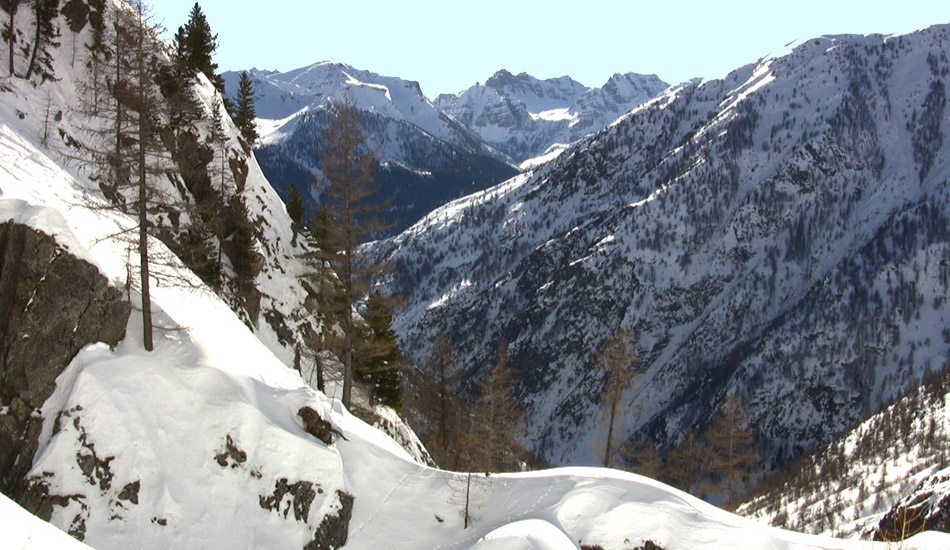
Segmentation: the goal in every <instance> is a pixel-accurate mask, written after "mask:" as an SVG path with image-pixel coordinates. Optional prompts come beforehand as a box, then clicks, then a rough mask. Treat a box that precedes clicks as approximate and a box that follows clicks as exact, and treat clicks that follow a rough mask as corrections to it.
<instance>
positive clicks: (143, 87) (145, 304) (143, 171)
mask: <svg viewBox="0 0 950 550" xmlns="http://www.w3.org/2000/svg"><path fill="white" fill-rule="evenodd" d="M138 32H139V34H138V36H137V37H136V42H137V44H136V47H137V48H138V51H137V52H135V55H136V58H137V59H136V63H137V65H138V67H137V69H138V71H139V73H138V74H139V78H138V82H137V88H138V90H137V91H138V96H139V101H140V105H141V106H142V111H141V112H140V113H139V121H138V122H139V125H138V126H139V127H138V130H139V132H138V133H139V136H138V138H139V144H138V148H139V150H138V172H139V174H138V176H139V204H138V207H139V259H140V261H141V275H142V338H143V340H144V345H145V351H152V349H153V345H152V298H151V293H150V292H149V280H148V278H149V274H148V204H147V202H148V200H147V199H148V196H147V187H148V185H147V181H146V176H147V175H148V169H147V168H148V158H147V156H146V150H145V149H146V144H147V143H148V139H149V132H150V131H151V125H150V124H149V122H150V121H149V113H148V112H147V109H145V104H146V101H145V98H146V96H147V93H148V90H147V86H149V85H150V84H151V83H150V82H149V80H148V79H147V78H145V75H147V74H148V73H147V70H148V69H147V67H146V65H145V51H144V48H145V29H142V28H140V29H138Z"/></svg>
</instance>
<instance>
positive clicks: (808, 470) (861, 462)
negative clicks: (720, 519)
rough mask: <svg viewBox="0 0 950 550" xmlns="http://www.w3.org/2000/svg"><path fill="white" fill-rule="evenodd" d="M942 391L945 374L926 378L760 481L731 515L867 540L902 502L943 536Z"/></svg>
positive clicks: (947, 450)
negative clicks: (918, 506)
mask: <svg viewBox="0 0 950 550" xmlns="http://www.w3.org/2000/svg"><path fill="white" fill-rule="evenodd" d="M948 390H950V371H945V372H943V373H940V374H938V373H931V374H930V375H929V376H928V377H927V383H926V384H925V385H923V386H921V387H920V388H917V389H916V390H915V391H914V392H912V393H911V394H910V395H907V396H905V397H903V398H901V399H899V400H898V401H897V402H895V403H893V404H891V405H889V406H888V407H886V408H885V409H884V410H882V411H881V412H879V413H878V414H876V415H874V416H872V417H871V418H869V419H868V420H866V421H864V422H862V423H861V424H860V425H858V426H857V427H855V428H854V429H853V430H851V431H849V432H848V433H847V434H845V435H843V436H842V437H840V438H838V439H836V440H835V441H833V442H831V443H830V444H828V445H827V446H825V447H822V448H820V449H816V450H815V452H813V453H809V454H808V455H806V456H803V457H801V458H800V459H798V460H796V461H794V462H792V463H791V464H789V465H788V467H786V468H785V469H784V470H783V471H781V472H779V473H778V474H777V475H775V476H774V477H773V478H770V479H768V480H767V481H766V483H764V484H763V485H762V486H760V488H759V490H758V491H757V494H756V496H754V497H753V498H750V499H749V501H748V502H747V503H746V504H743V505H742V506H740V507H739V508H738V513H739V514H741V515H744V516H747V517H752V518H757V519H760V520H763V521H766V522H768V523H771V524H772V525H775V526H777V527H783V528H786V529H793V530H795V531H799V532H804V533H813V534H825V535H829V536H838V537H848V538H858V537H860V538H864V539H871V538H874V537H875V535H876V534H877V533H878V531H879V530H880V529H881V524H882V518H883V517H884V516H885V514H886V513H888V512H890V511H891V510H893V509H894V508H895V505H896V504H897V503H898V502H899V501H901V500H905V501H908V502H915V503H918V504H921V505H924V506H925V507H926V509H925V510H920V512H919V514H920V515H919V517H918V519H919V520H923V519H926V520H927V522H926V525H927V528H931V529H940V530H946V528H947V524H946V518H947V517H948V512H950V510H948V509H947V506H948V504H950V500H948V502H947V503H943V504H942V503H941V501H942V500H945V499H947V498H948V495H950V487H948V486H947V484H946V483H945V482H946V479H947V474H948V472H947V471H946V468H947V463H948V458H950V403H948V399H950V394H948ZM935 481H942V482H943V483H942V484H941V483H935ZM924 494H926V498H923V499H921V498H915V497H919V496H921V495H924ZM934 516H936V517H940V518H941V520H942V523H940V522H936V521H932V519H933V517H934ZM922 523H923V521H920V522H919V523H918V525H916V526H911V530H908V531H906V532H907V534H913V533H915V532H917V530H919V529H921V528H922V525H921V524H922ZM884 530H885V531H886V532H885V534H886V535H889V536H890V537H891V538H894V535H896V534H897V533H893V532H890V528H889V527H885V528H884ZM878 538H880V537H878Z"/></svg>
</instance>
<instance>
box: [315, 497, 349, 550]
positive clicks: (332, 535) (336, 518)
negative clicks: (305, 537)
mask: <svg viewBox="0 0 950 550" xmlns="http://www.w3.org/2000/svg"><path fill="white" fill-rule="evenodd" d="M336 496H337V498H339V500H340V508H339V510H337V513H336V514H335V515H329V514H328V515H327V516H325V517H324V518H323V522H322V523H320V527H318V528H317V532H316V533H314V534H313V540H312V541H310V543H308V544H307V545H306V546H304V547H303V548H304V550H336V549H337V548H340V547H342V546H344V545H345V544H346V541H347V539H348V538H349V535H350V518H351V517H352V516H353V496H352V495H349V494H347V493H344V492H343V491H337V492H336Z"/></svg>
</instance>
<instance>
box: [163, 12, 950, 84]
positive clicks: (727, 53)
mask: <svg viewBox="0 0 950 550" xmlns="http://www.w3.org/2000/svg"><path fill="white" fill-rule="evenodd" d="M151 2H152V9H153V15H154V16H155V21H156V22H158V23H162V24H163V25H164V26H165V27H166V28H167V29H169V31H168V33H166V36H171V33H172V32H174V30H176V29H177V28H178V27H179V26H180V25H182V24H183V23H184V22H185V20H186V19H187V16H188V13H189V11H190V10H191V7H192V6H193V5H194V3H195V0H151ZM199 4H200V5H201V8H202V10H203V11H204V12H205V14H206V16H207V18H208V22H209V24H210V25H211V28H212V30H213V31H214V32H216V33H218V39H219V42H220V48H219V50H218V52H217V54H216V56H215V61H216V62H217V63H218V64H219V65H220V67H221V70H240V69H249V68H251V67H257V68H259V69H276V70H281V71H287V70H290V69H295V68H298V67H302V66H305V65H309V64H311V63H314V62H317V61H327V60H329V61H338V62H342V63H347V64H350V65H352V66H354V67H356V68H359V69H364V70H368V71H373V72H376V73H379V74H382V75H386V76H398V77H400V78H404V79H407V80H416V81H418V82H419V83H420V84H421V86H422V90H423V92H424V93H425V94H426V96H428V97H429V98H435V96H437V95H438V94H439V93H457V92H460V91H462V90H464V89H466V88H468V87H470V86H471V85H473V84H475V83H476V82H484V81H485V80H486V79H487V78H488V77H490V76H491V75H492V74H494V73H495V71H497V70H498V69H507V70H509V71H511V72H513V73H520V72H527V73H529V74H531V75H533V76H536V77H538V78H551V77H556V76H563V75H568V76H571V77H573V78H574V79H575V80H578V81H580V82H581V83H583V84H585V85H587V86H601V85H602V84H604V82H606V81H607V79H608V78H609V77H610V75H612V74H614V73H618V72H631V71H632V72H637V73H646V74H650V73H654V74H656V75H658V76H659V77H660V78H662V79H663V80H665V81H667V82H669V83H678V82H682V81H684V80H688V79H690V78H693V77H703V78H719V77H722V76H725V75H726V74H727V73H728V72H729V71H731V70H733V69H736V68H738V67H740V66H742V65H744V64H746V63H751V62H754V61H756V60H757V59H759V58H760V57H762V56H765V55H768V54H770V53H773V52H776V51H779V50H781V49H782V47H783V45H784V44H786V43H788V42H790V41H792V40H799V39H806V38H810V37H814V36H819V35H823V34H844V33H859V34H870V33H881V34H891V33H904V32H909V31H913V30H916V29H919V28H923V27H927V26H930V25H934V24H939V23H950V2H948V1H947V0H898V1H893V0H892V1H887V2H883V1H877V0H865V1H854V0H845V1H838V0H794V1H789V2H783V3H777V2H769V1H768V0H718V1H717V0H704V1H703V0H681V1H679V2H677V1H675V0H666V1H664V0H651V1H649V2H643V1H639V0H637V1H629V0H628V1H624V0H570V1H565V0H546V1H534V0H471V1H469V2H452V1H451V0H403V1H399V0H360V1H354V0H335V1H332V2H328V1H326V0H268V1H265V2H254V3H250V2H234V0H199ZM251 6H253V7H251Z"/></svg>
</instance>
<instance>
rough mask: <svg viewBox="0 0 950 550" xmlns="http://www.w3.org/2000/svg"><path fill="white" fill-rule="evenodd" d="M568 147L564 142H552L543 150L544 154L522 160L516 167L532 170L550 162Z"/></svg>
mask: <svg viewBox="0 0 950 550" xmlns="http://www.w3.org/2000/svg"><path fill="white" fill-rule="evenodd" d="M569 148H570V145H569V144H566V143H555V144H552V145H551V146H550V147H548V149H547V150H546V151H545V152H544V154H542V155H541V156H539V157H534V158H530V159H528V160H526V161H524V162H522V163H521V164H520V165H519V166H518V169H519V170H521V171H522V172H527V171H528V170H534V169H535V168H537V167H539V166H541V165H543V164H547V163H549V162H551V161H552V160H554V159H556V158H558V157H559V156H561V153H563V152H564V151H566V150H568V149H569Z"/></svg>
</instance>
